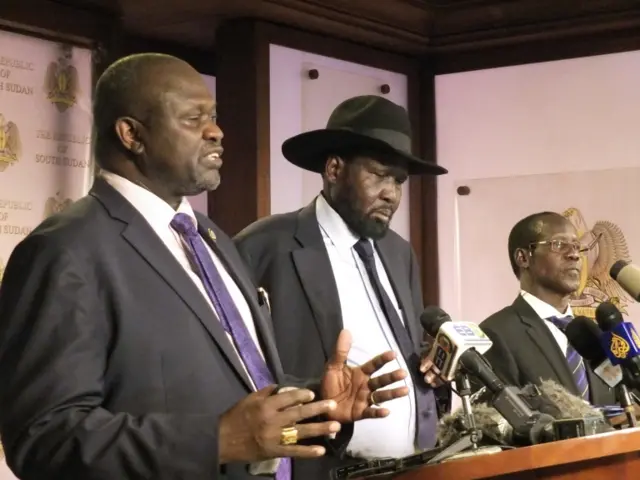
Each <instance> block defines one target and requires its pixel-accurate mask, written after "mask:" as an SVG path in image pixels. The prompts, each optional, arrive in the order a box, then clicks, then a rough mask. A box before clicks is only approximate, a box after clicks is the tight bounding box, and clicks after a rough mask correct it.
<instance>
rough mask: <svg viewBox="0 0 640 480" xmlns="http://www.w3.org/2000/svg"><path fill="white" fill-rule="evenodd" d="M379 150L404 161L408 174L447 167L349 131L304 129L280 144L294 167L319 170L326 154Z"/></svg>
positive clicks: (437, 172)
mask: <svg viewBox="0 0 640 480" xmlns="http://www.w3.org/2000/svg"><path fill="white" fill-rule="evenodd" d="M354 148H355V149H362V150H363V151H373V152H380V153H381V154H382V155H385V156H386V157H388V158H390V159H393V157H396V159H398V160H399V161H402V160H404V161H406V164H407V169H408V171H409V175H443V174H445V173H448V171H447V169H446V168H444V167H441V166H440V165H438V164H436V163H433V162H429V161H427V160H423V159H421V158H418V157H416V156H414V155H410V154H408V153H407V152H403V151H402V150H397V149H395V148H393V147H392V146H391V145H389V144H388V143H386V142H383V141H382V140H377V139H375V138H372V137H369V136H367V135H360V134H358V133H355V132H351V131H349V130H336V129H323V130H312V131H310V132H304V133H301V134H299V135H296V136H295V137H291V138H289V139H288V140H286V141H285V142H284V143H283V144H282V154H283V155H284V157H285V158H286V159H287V160H288V161H289V162H291V163H292V164H294V165H295V166H297V167H300V168H303V169H305V170H309V171H311V172H316V173H322V172H324V166H325V163H326V160H327V155H330V154H332V153H339V152H340V151H343V150H347V151H352V150H353V149H354Z"/></svg>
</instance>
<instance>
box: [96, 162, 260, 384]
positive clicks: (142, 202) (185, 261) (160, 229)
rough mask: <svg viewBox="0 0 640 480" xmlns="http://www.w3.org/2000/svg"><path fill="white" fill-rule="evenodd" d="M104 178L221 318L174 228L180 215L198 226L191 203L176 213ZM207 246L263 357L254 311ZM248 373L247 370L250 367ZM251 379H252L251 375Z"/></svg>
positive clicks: (110, 176) (125, 183)
mask: <svg viewBox="0 0 640 480" xmlns="http://www.w3.org/2000/svg"><path fill="white" fill-rule="evenodd" d="M100 175H101V177H102V178H104V180H105V181H106V182H107V183H108V184H109V185H111V186H112V187H113V188H115V189H116V190H117V191H118V192H119V193H120V194H121V195H122V196H123V197H124V198H125V199H127V201H129V203H130V204H131V205H132V206H133V207H134V208H135V209H136V210H138V212H140V214H141V215H142V216H143V217H144V218H145V220H146V221H147V223H148V224H149V226H150V227H151V228H152V229H153V231H154V232H155V233H156V235H158V237H159V238H160V240H161V241H162V243H163V244H164V245H165V246H166V247H167V250H169V252H170V253H171V255H172V256H173V257H174V258H175V259H176V261H177V262H178V263H179V264H180V266H181V267H182V268H183V269H184V271H185V272H186V273H187V275H188V276H189V278H190V279H191V280H192V281H193V283H194V284H195V286H196V287H197V288H198V290H199V291H200V293H202V296H203V297H204V299H205V300H206V302H207V303H208V304H209V306H210V307H211V315H213V316H214V317H216V318H218V315H217V313H216V311H215V309H214V307H213V304H212V303H211V299H210V298H209V295H208V294H207V291H206V289H205V287H204V284H203V283H202V280H201V279H200V277H199V276H198V274H197V273H196V271H195V270H194V269H193V267H192V263H191V261H190V260H189V257H188V256H187V253H186V250H185V245H184V243H183V241H182V238H181V237H180V235H179V234H178V233H177V232H176V231H175V230H174V229H173V228H171V221H172V220H173V217H174V216H175V215H176V214H177V213H185V214H187V215H189V216H190V217H191V218H192V219H193V222H194V224H195V225H197V224H198V221H197V220H196V216H195V214H194V213H193V209H192V208H191V205H190V204H189V201H188V200H187V199H186V198H183V199H182V202H180V206H179V207H178V209H177V210H174V209H173V208H171V206H170V205H169V204H168V203H167V202H165V201H164V200H162V199H161V198H160V197H158V196H156V195H155V194H153V193H151V192H150V191H149V190H147V189H146V188H143V187H140V186H138V185H136V184H135V183H133V182H130V181H129V180H127V179H126V178H123V177H121V176H119V175H116V174H114V173H111V172H107V171H102V172H101V173H100ZM204 243H205V245H206V247H207V251H208V252H209V255H211V258H212V260H213V262H214V264H215V266H216V268H217V269H218V272H219V273H220V276H221V277H222V281H223V282H224V284H225V286H226V287H227V290H228V291H229V294H230V295H231V298H232V299H233V303H234V304H235V306H236V308H237V309H238V312H239V313H240V316H241V317H242V320H244V323H245V325H246V327H247V329H248V330H249V334H250V335H251V338H252V339H253V341H254V342H255V344H256V346H257V348H258V351H259V352H260V354H261V355H263V353H262V350H261V349H260V342H259V341H258V335H257V333H256V327H255V325H254V323H253V315H252V314H251V310H250V309H249V304H248V303H247V301H246V299H245V298H244V295H243V294H242V292H241V291H240V289H239V288H238V286H237V285H236V283H235V281H234V280H233V279H232V278H231V276H230V275H229V274H228V273H227V270H226V269H225V267H224V265H223V263H222V262H221V261H220V259H219V258H218V256H217V255H216V254H215V253H214V252H213V250H211V248H209V245H207V244H206V242H204ZM204 334H205V332H204V330H203V335H204ZM227 337H228V338H229V342H231V345H232V346H233V348H234V350H235V351H236V353H237V352H238V350H237V349H236V346H235V344H234V343H233V338H232V337H231V335H230V334H227ZM238 358H240V363H241V364H242V366H243V367H244V363H243V362H242V358H241V357H240V355H239V354H238ZM263 358H264V355H263ZM245 371H247V369H246V367H245ZM247 376H248V377H249V374H248V372H247ZM249 380H251V377H249ZM252 383H253V382H252ZM254 388H255V386H254Z"/></svg>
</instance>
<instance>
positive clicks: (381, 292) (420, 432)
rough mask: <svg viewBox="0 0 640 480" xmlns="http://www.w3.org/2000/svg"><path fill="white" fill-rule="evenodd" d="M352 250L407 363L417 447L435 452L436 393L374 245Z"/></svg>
mask: <svg viewBox="0 0 640 480" xmlns="http://www.w3.org/2000/svg"><path fill="white" fill-rule="evenodd" d="M353 248H354V249H355V251H356V252H357V253H358V255H359V256H360V259H361V260H362V263H363V264H364V267H365V269H366V271H367V274H368V275H369V280H370V281H371V285H372V286H373V289H374V291H375V293H376V296H377V297H378V302H379V303H380V306H381V307H382V311H383V312H384V314H385V316H386V317H387V321H388V322H389V326H390V327H391V331H392V332H393V335H394V336H395V337H396V341H397V342H398V347H400V351H401V352H402V356H403V357H404V358H405V360H406V362H407V367H408V368H409V373H410V374H411V377H412V378H413V386H414V391H415V399H416V410H417V421H416V444H417V446H418V448H419V449H420V450H424V449H427V448H432V447H433V446H434V445H435V443H436V438H437V436H436V432H437V428H438V417H437V411H436V399H435V395H434V394H433V390H432V389H431V387H430V386H428V385H427V384H426V383H425V381H424V378H423V377H422V375H421V374H420V357H419V356H418V353H417V352H416V349H415V348H414V346H413V342H412V341H411V337H410V336H409V332H408V331H407V329H406V328H405V326H404V325H403V324H402V321H401V320H400V317H399V316H398V312H397V311H396V309H395V307H394V306H393V303H391V299H390V298H389V295H387V292H386V291H385V289H384V287H383V286H382V283H381V282H380V277H379V276H378V271H377V270H376V262H375V257H374V251H373V245H371V242H370V241H369V240H367V239H366V238H361V239H360V240H358V242H357V243H356V244H355V245H354V246H353Z"/></svg>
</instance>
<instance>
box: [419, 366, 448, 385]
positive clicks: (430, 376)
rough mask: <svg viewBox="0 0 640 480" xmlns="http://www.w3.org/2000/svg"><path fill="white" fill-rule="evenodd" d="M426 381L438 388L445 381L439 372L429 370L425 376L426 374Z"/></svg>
mask: <svg viewBox="0 0 640 480" xmlns="http://www.w3.org/2000/svg"><path fill="white" fill-rule="evenodd" d="M424 381H425V383H426V384H428V385H431V387H433V388H438V387H441V386H442V385H444V383H445V382H444V381H443V380H442V378H440V376H439V374H438V373H436V372H434V371H432V370H429V371H428V372H427V373H426V374H425V376H424Z"/></svg>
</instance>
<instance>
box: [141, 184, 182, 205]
mask: <svg viewBox="0 0 640 480" xmlns="http://www.w3.org/2000/svg"><path fill="white" fill-rule="evenodd" d="M129 180H131V179H129ZM131 181H132V182H133V183H135V184H136V185H138V186H139V187H142V188H144V189H145V190H148V191H150V192H151V193H153V194H154V195H155V196H157V197H159V198H161V199H162V200H164V201H165V202H167V203H168V204H169V205H170V206H171V208H173V209H174V210H178V207H179V206H180V203H181V202H182V197H176V196H171V195H166V194H163V192H162V190H161V189H157V188H156V189H154V188H152V187H150V186H148V185H153V184H151V183H148V184H147V183H145V182H144V181H142V180H140V179H137V180H131Z"/></svg>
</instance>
